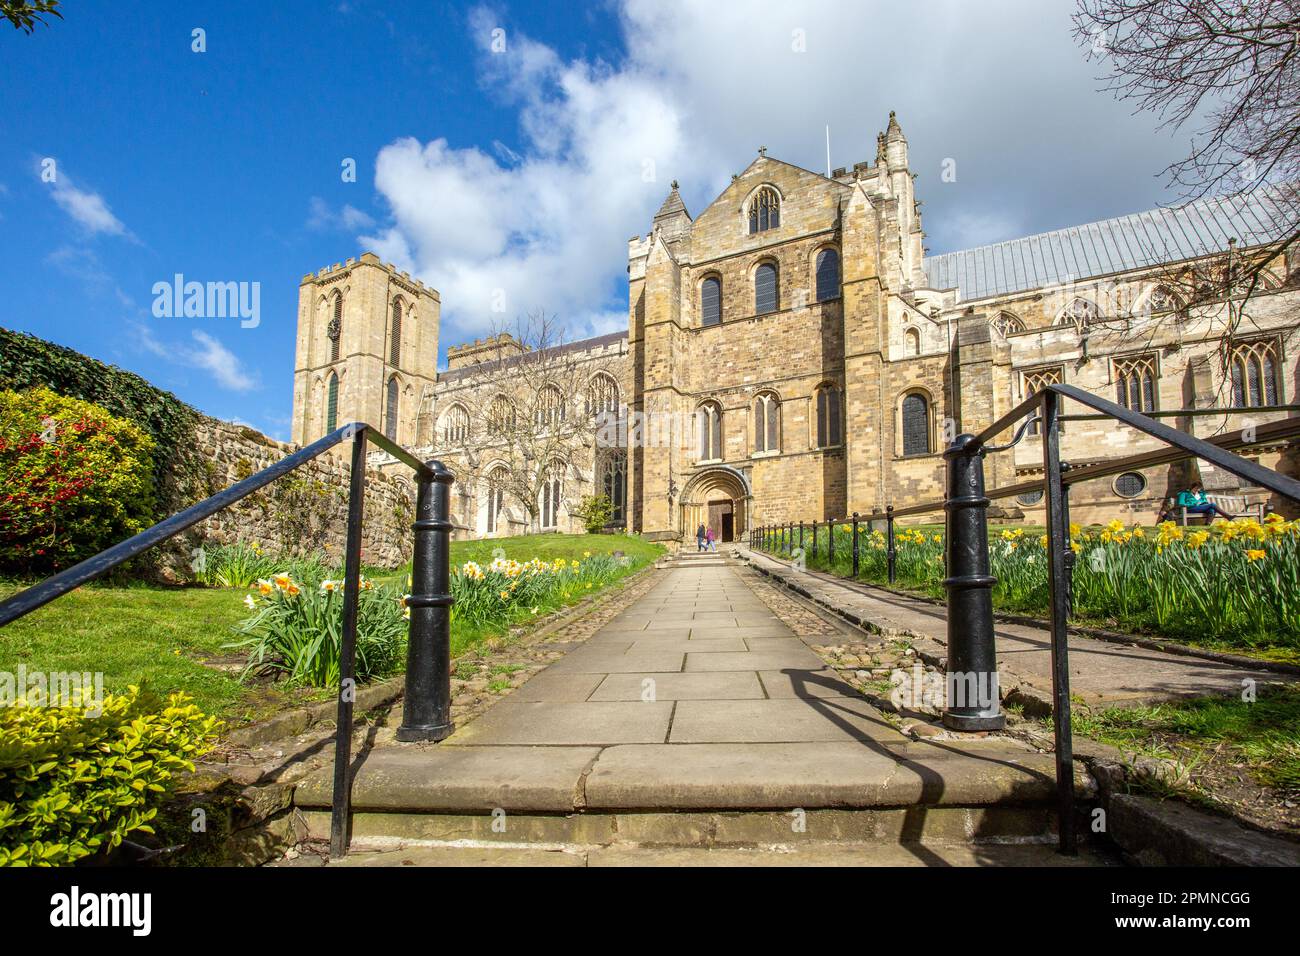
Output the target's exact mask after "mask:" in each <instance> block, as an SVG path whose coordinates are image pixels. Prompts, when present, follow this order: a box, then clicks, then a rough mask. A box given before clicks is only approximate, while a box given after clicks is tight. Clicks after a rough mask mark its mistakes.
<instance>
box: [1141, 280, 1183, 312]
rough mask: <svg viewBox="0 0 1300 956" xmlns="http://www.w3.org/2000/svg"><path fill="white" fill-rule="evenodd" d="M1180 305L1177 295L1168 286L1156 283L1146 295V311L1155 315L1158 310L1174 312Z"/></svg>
mask: <svg viewBox="0 0 1300 956" xmlns="http://www.w3.org/2000/svg"><path fill="white" fill-rule="evenodd" d="M1181 307H1182V303H1181V302H1179V300H1178V296H1176V295H1174V293H1173V292H1172V291H1171V290H1170V288H1169V287H1168V286H1164V285H1158V286H1156V287H1155V289H1153V290H1152V292H1151V294H1150V295H1149V296H1147V312H1148V313H1150V314H1152V315H1156V314H1158V313H1160V312H1176V311H1177V310H1178V309H1179V308H1181Z"/></svg>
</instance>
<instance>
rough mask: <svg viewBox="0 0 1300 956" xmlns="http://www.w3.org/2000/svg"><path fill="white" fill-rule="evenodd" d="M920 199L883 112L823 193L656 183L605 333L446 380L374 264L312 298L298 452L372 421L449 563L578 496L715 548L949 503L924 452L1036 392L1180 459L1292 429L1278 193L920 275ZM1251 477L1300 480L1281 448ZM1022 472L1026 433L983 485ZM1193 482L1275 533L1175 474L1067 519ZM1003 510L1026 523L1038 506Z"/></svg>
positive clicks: (419, 300) (1093, 436) (1142, 478)
mask: <svg viewBox="0 0 1300 956" xmlns="http://www.w3.org/2000/svg"><path fill="white" fill-rule="evenodd" d="M914 178H915V177H914V173H913V171H912V170H911V169H910V167H909V162H908V145H907V139H906V137H905V136H904V134H903V131H902V128H901V126H900V124H899V122H898V121H897V119H896V118H895V117H894V116H893V114H891V115H890V118H889V123H888V126H887V128H886V129H885V130H884V131H883V132H881V133H880V134H879V136H878V138H877V144H876V154H875V156H874V158H873V159H871V160H869V161H864V162H860V163H857V164H855V165H854V166H853V167H852V168H844V169H837V170H834V171H832V174H831V175H830V176H829V177H828V176H824V175H822V174H820V173H817V172H813V171H810V170H806V169H802V168H800V167H797V166H793V165H791V164H789V163H785V162H782V161H781V160H779V159H776V158H774V157H769V156H767V155H766V151H765V150H760V151H759V155H757V156H756V157H755V158H754V159H753V160H752V161H751V162H750V163H749V165H748V166H747V167H746V168H745V169H744V170H743V171H741V172H739V173H737V174H736V175H734V176H733V177H732V181H731V183H730V184H729V185H728V186H727V187H726V188H725V189H724V190H723V192H722V193H721V194H720V195H719V196H718V197H717V198H715V199H714V200H713V202H712V203H711V204H709V205H708V206H707V207H706V208H704V209H703V210H700V211H699V212H698V213H697V214H696V215H695V216H692V215H691V213H690V211H689V210H688V209H687V208H686V206H685V204H684V203H683V202H682V199H681V197H680V196H679V195H678V191H677V187H676V184H675V183H674V184H673V187H672V189H671V190H670V191H669V193H668V196H667V198H666V199H665V200H664V202H663V204H662V206H661V207H660V209H659V211H658V212H657V213H656V214H655V216H654V218H653V220H652V221H651V223H650V228H649V231H648V232H647V233H645V234H644V235H637V236H634V237H633V238H632V239H631V240H630V241H629V243H628V250H627V255H628V325H627V330H626V332H619V333H615V334H612V335H604V336H600V337H597V338H594V339H586V340H579V341H576V342H572V341H563V342H561V341H558V340H556V341H552V340H548V339H546V338H543V339H540V340H538V341H537V342H530V341H527V340H526V337H525V336H522V335H521V336H515V335H511V334H508V333H502V334H498V335H494V336H489V337H488V338H486V339H483V340H478V341H475V342H472V343H466V344H463V345H458V346H453V347H450V348H448V350H447V362H446V367H445V368H444V369H442V370H439V369H438V368H437V364H438V363H437V356H438V346H439V316H440V307H441V301H440V297H439V294H438V292H437V291H435V290H434V289H433V288H430V287H429V286H427V285H425V284H424V283H423V282H421V281H419V280H417V279H414V278H412V277H411V276H409V275H407V274H405V273H402V272H399V271H397V270H396V269H395V268H394V267H392V266H390V265H387V264H385V263H383V262H381V261H380V259H379V258H378V257H377V256H375V255H373V254H371V253H366V254H364V255H362V256H360V257H359V258H356V259H349V260H347V262H346V263H340V264H336V265H335V266H333V267H332V268H327V269H322V270H320V271H319V272H317V273H314V274H310V275H307V276H305V277H304V278H303V280H302V283H301V285H300V290H299V309H298V335H297V352H296V363H295V373H294V411H293V436H292V437H293V440H294V441H295V442H297V443H299V444H305V443H307V442H309V441H312V440H315V439H316V438H319V437H321V436H322V435H324V434H326V433H328V432H329V431H331V430H333V429H334V428H336V427H338V426H339V425H341V424H344V423H346V422H348V421H365V422H368V423H370V424H371V425H374V426H375V427H377V428H380V429H382V430H383V431H384V432H385V433H386V434H388V435H389V437H391V438H393V439H394V440H396V441H397V442H399V443H400V444H402V445H404V446H406V447H408V448H410V449H412V450H413V451H415V452H416V453H417V454H419V455H420V456H421V457H424V458H439V459H441V460H442V461H444V462H445V463H446V464H447V465H448V467H450V468H451V470H452V471H453V472H454V473H455V474H456V476H457V483H456V485H455V486H453V493H452V505H453V518H454V520H455V521H456V523H457V525H458V526H459V527H461V528H462V529H463V530H462V531H461V534H462V535H464V536H468V537H491V536H500V535H509V534H521V533H534V532H546V531H565V532H576V531H580V530H582V528H583V526H584V521H585V520H586V519H585V518H584V514H583V512H584V509H585V507H586V503H587V502H589V501H590V500H591V499H592V498H593V497H600V498H603V499H604V501H605V502H606V504H607V509H608V516H607V518H606V521H605V523H606V525H607V526H608V527H609V528H611V529H626V530H628V531H633V532H637V533H641V534H644V535H646V536H647V537H650V538H653V539H656V540H665V541H681V540H684V539H687V538H690V537H693V535H694V532H695V529H696V527H698V526H699V525H700V524H706V525H709V526H710V527H712V528H713V529H714V531H715V533H716V534H717V535H718V536H719V538H720V539H721V540H723V541H728V540H735V539H738V538H739V537H740V536H741V535H742V534H743V533H744V532H745V531H746V530H747V529H748V528H750V527H751V526H754V525H758V524H776V523H783V522H788V521H796V522H797V521H813V520H819V521H820V520H825V519H827V518H843V517H846V516H848V515H851V514H853V513H858V514H860V515H864V516H865V515H870V514H871V513H872V512H873V510H883V509H884V507H885V506H886V505H894V506H897V507H902V506H905V505H908V504H914V503H917V502H920V501H925V500H931V499H937V498H941V497H942V494H943V459H942V451H943V448H944V444H945V442H946V441H947V440H950V439H951V438H952V437H953V436H954V435H956V434H959V433H961V432H974V431H978V430H980V429H982V428H983V427H985V426H986V425H988V424H989V423H990V422H992V421H994V420H996V419H997V418H998V417H1000V416H1001V415H1003V414H1005V413H1006V412H1007V411H1009V410H1011V409H1012V408H1013V407H1014V406H1015V405H1017V404H1019V403H1020V402H1021V401H1022V400H1023V399H1024V398H1025V397H1027V396H1029V395H1031V394H1032V393H1033V392H1034V391H1036V390H1037V389H1039V388H1041V387H1042V386H1043V385H1045V384H1049V383H1053V382H1063V383H1067V384H1071V385H1075V386H1078V387H1079V388H1082V389H1085V390H1087V391H1091V392H1094V393H1096V394H1098V395H1100V396H1102V397H1104V398H1108V399H1110V400H1111V401H1116V402H1118V403H1120V404H1122V405H1125V406H1127V407H1129V408H1132V409H1135V410H1138V411H1142V412H1148V413H1165V412H1174V411H1177V410H1187V409H1192V410H1197V412H1198V413H1197V414H1194V415H1193V414H1184V415H1172V416H1169V417H1164V418H1162V420H1163V421H1165V422H1166V423H1167V424H1171V425H1173V426H1174V427H1177V428H1180V429H1183V430H1185V431H1188V432H1191V433H1193V434H1196V435H1198V436H1201V437H1210V436H1214V435H1218V434H1223V433H1224V432H1227V431H1234V430H1241V429H1246V428H1249V427H1250V426H1252V425H1253V426H1258V425H1262V424H1265V423H1268V422H1271V421H1275V420H1278V419H1280V418H1286V417H1293V416H1294V415H1295V412H1294V411H1293V410H1290V409H1289V408H1288V406H1290V405H1294V404H1296V403H1297V402H1300V395H1297V381H1298V380H1300V374H1298V372H1297V369H1298V365H1300V268H1298V267H1300V262H1297V261H1296V252H1295V250H1294V249H1292V250H1287V251H1281V252H1279V251H1277V249H1276V246H1275V245H1271V243H1273V242H1274V240H1275V239H1276V238H1277V236H1278V235H1280V234H1281V233H1282V230H1283V229H1284V228H1285V226H1286V225H1287V224H1288V223H1287V221H1286V220H1287V215H1286V210H1288V209H1290V208H1292V207H1291V206H1290V205H1288V204H1286V203H1282V202H1280V201H1279V200H1278V195H1279V193H1278V192H1277V191H1276V190H1277V187H1273V188H1272V189H1266V188H1261V189H1257V190H1255V191H1254V192H1252V193H1249V194H1243V195H1239V196H1232V197H1220V198H1213V199H1205V200H1201V201H1198V202H1196V203H1192V204H1189V205H1186V206H1183V207H1179V208H1174V209H1158V210H1152V211H1148V212H1143V213H1138V214H1134V215H1130V216H1122V217H1118V218H1115V219H1110V220H1105V221H1101V222H1096V223H1090V224H1087V225H1083V226H1076V227H1071V228H1067V229H1061V230H1056V231H1054V232H1049V233H1043V234H1039V235H1035V236H1029V237H1025V238H1022V239H1015V240H1009V241H1006V242H999V243H994V244H991V245H987V246H982V247H978V248H974V249H967V250H962V251H958V252H950V253H945V254H943V255H937V256H929V255H927V251H926V249H925V247H924V237H925V233H924V231H923V228H922V223H921V213H920V205H921V204H920V202H919V201H918V199H917V197H916V196H915V195H914V190H913V187H914ZM1287 195H1288V196H1289V195H1290V194H1287ZM1261 260H1267V261H1261ZM1246 264H1252V265H1259V266H1262V269H1261V270H1260V271H1259V272H1258V276H1257V278H1256V280H1255V281H1254V282H1252V284H1251V286H1250V288H1249V289H1245V290H1243V289H1241V288H1239V284H1237V283H1235V276H1236V275H1237V273H1238V272H1239V271H1241V270H1242V268H1243V266H1244V265H1246ZM1069 404H1070V403H1068V402H1067V403H1066V406H1067V407H1066V408H1065V409H1064V411H1065V413H1066V414H1071V413H1078V412H1081V411H1083V409H1071V408H1069V407H1068V406H1069ZM1202 412H1203V414H1202ZM1007 437H1008V438H1010V434H1008V435H1007ZM1061 441H1062V454H1063V457H1064V458H1065V459H1066V460H1068V461H1070V462H1071V463H1074V464H1085V463H1087V462H1089V461H1097V460H1102V459H1110V458H1116V457H1120V456H1123V455H1125V454H1131V453H1134V452H1138V451H1144V450H1148V449H1149V448H1151V447H1153V445H1152V444H1151V442H1152V441H1153V440H1151V439H1146V438H1144V437H1142V436H1140V435H1138V434H1136V433H1133V432H1131V430H1127V429H1122V428H1119V427H1118V426H1116V424H1115V423H1114V422H1113V421H1105V420H1096V419H1086V418H1080V419H1074V420H1070V421H1067V422H1066V423H1065V425H1064V426H1063V430H1062V435H1061ZM1243 453H1244V454H1247V455H1249V456H1250V457H1252V458H1255V459H1256V460H1258V461H1259V462H1260V463H1261V464H1264V465H1266V466H1268V467H1272V468H1277V469H1279V470H1281V471H1283V472H1284V473H1287V474H1290V475H1292V476H1297V475H1300V455H1298V454H1297V450H1296V448H1295V447H1294V446H1293V445H1291V444H1288V443H1287V442H1286V441H1281V442H1275V443H1273V444H1267V443H1263V444H1257V445H1254V446H1252V447H1250V448H1248V449H1247V450H1245V451H1244V452H1243ZM375 464H376V465H378V466H380V467H384V465H385V462H384V461H383V456H382V455H377V456H376V459H375ZM1041 467H1042V447H1041V437H1040V436H1038V435H1036V434H1034V431H1033V429H1030V431H1029V434H1028V435H1027V436H1026V437H1025V439H1024V440H1023V441H1021V442H1020V443H1019V444H1018V445H1016V446H1015V447H1014V448H1013V449H1011V450H1009V451H1007V452H1004V453H1000V454H996V455H990V456H989V457H988V459H987V461H986V472H987V476H988V483H989V485H990V487H992V486H993V485H996V484H1010V483H1012V482H1019V481H1027V480H1032V479H1033V478H1035V477H1037V476H1039V475H1041ZM1191 480H1200V481H1202V482H1203V483H1204V485H1205V487H1206V489H1207V491H1209V492H1211V493H1212V494H1220V495H1224V496H1228V497H1229V499H1230V500H1233V501H1240V502H1243V503H1247V502H1249V503H1263V504H1265V505H1268V506H1276V507H1277V508H1278V510H1281V511H1283V512H1284V513H1288V512H1287V509H1288V505H1287V504H1286V503H1285V502H1283V501H1277V502H1270V501H1268V496H1267V495H1266V494H1265V493H1263V492H1261V491H1260V490H1258V489H1252V488H1249V487H1242V486H1240V484H1239V480H1238V479H1237V478H1235V477H1233V476H1231V475H1227V474H1224V473H1221V472H1218V473H1216V472H1215V470H1214V469H1213V468H1211V467H1210V466H1208V465H1205V464H1201V465H1199V466H1198V465H1196V464H1195V463H1186V462H1183V463H1174V464H1171V465H1161V466H1158V467H1152V468H1145V469H1139V470H1134V471H1132V472H1127V473H1125V474H1121V475H1118V476H1115V477H1113V478H1101V479H1096V480H1095V481H1091V482H1086V483H1082V484H1080V485H1078V486H1076V487H1075V488H1074V490H1073V491H1072V494H1071V509H1072V517H1073V519H1074V520H1076V521H1080V522H1084V523H1087V522H1093V521H1108V520H1111V519H1112V518H1116V517H1118V518H1120V519H1121V520H1124V521H1125V522H1126V523H1132V522H1143V523H1148V524H1149V523H1151V522H1152V521H1154V520H1155V516H1156V514H1157V513H1158V512H1159V511H1160V508H1161V504H1162V502H1163V501H1164V499H1165V498H1166V497H1167V496H1169V495H1171V494H1174V493H1176V492H1177V491H1178V490H1181V489H1182V488H1183V487H1185V486H1186V484H1187V483H1188V482H1190V481H1191ZM999 505H1000V506H1001V507H1002V511H1000V512H999V514H1000V515H1001V516H1002V517H1003V518H1004V519H1006V520H1017V519H1021V518H1023V520H1025V521H1026V522H1030V523H1035V524H1041V523H1043V520H1044V519H1043V502H1042V500H1041V494H1040V493H1033V492H1031V493H1028V494H1025V495H1022V496H1020V497H1019V498H1017V499H1009V500H1005V501H1001V502H999ZM931 520H938V516H937V515H936V516H935V517H934V518H933V519H931Z"/></svg>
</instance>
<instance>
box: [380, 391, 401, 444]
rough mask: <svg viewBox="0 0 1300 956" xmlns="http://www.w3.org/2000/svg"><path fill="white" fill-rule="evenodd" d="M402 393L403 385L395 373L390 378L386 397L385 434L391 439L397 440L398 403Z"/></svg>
mask: <svg viewBox="0 0 1300 956" xmlns="http://www.w3.org/2000/svg"><path fill="white" fill-rule="evenodd" d="M400 395H401V386H400V385H399V384H398V381H397V376H396V375H394V376H393V377H392V378H390V379H389V380H388V394H387V395H386V396H385V398H384V434H385V435H386V436H387V437H388V440H389V441H397V411H398V408H397V405H398V402H399V401H400Z"/></svg>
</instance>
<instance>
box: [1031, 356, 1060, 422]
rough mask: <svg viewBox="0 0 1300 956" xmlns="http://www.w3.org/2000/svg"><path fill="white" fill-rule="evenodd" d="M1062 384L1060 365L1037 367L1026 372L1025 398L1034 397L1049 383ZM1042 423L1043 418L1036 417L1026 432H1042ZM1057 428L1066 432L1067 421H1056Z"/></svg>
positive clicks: (1032, 413)
mask: <svg viewBox="0 0 1300 956" xmlns="http://www.w3.org/2000/svg"><path fill="white" fill-rule="evenodd" d="M1060 384H1061V367H1060V366H1059V365H1058V366H1056V367H1055V368H1040V369H1035V370H1034V371H1032V372H1025V373H1024V386H1025V387H1024V389H1023V390H1022V391H1023V392H1024V396H1025V398H1032V397H1033V396H1035V395H1037V394H1038V393H1039V392H1041V391H1042V390H1043V389H1044V388H1045V387H1047V386H1048V385H1060ZM1030 414H1031V415H1037V414H1039V413H1038V412H1031V413H1030ZM1042 424H1043V423H1042V419H1041V418H1036V419H1034V423H1033V424H1032V425H1030V426H1029V431H1028V432H1026V434H1029V435H1038V434H1040V433H1041V431H1042ZM1056 430H1057V431H1058V432H1064V431H1065V423H1064V422H1060V421H1058V422H1057V423H1056Z"/></svg>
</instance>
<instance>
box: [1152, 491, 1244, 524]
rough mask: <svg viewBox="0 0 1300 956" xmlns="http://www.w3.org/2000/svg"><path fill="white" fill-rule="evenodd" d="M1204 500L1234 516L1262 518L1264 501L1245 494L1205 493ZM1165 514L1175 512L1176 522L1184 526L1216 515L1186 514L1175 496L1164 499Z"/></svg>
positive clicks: (1200, 522)
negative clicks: (1250, 497)
mask: <svg viewBox="0 0 1300 956" xmlns="http://www.w3.org/2000/svg"><path fill="white" fill-rule="evenodd" d="M1205 498H1206V500H1207V501H1209V502H1210V503H1211V504H1216V505H1218V506H1219V507H1220V508H1222V509H1223V510H1224V511H1226V512H1227V513H1228V514H1230V515H1232V517H1234V518H1254V519H1255V520H1256V521H1263V520H1264V502H1262V501H1256V502H1253V503H1252V502H1251V500H1250V499H1249V498H1248V497H1247V496H1246V495H1206V496H1205ZM1164 513H1165V514H1167V515H1171V514H1175V513H1176V514H1177V515H1178V523H1179V524H1181V525H1183V526H1186V525H1187V524H1188V523H1189V522H1194V523H1196V524H1209V523H1210V522H1211V521H1212V520H1213V519H1214V518H1217V517H1218V515H1214V514H1188V513H1187V509H1186V508H1184V507H1182V506H1181V505H1179V504H1178V498H1177V496H1175V497H1172V498H1166V499H1165V511H1164Z"/></svg>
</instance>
